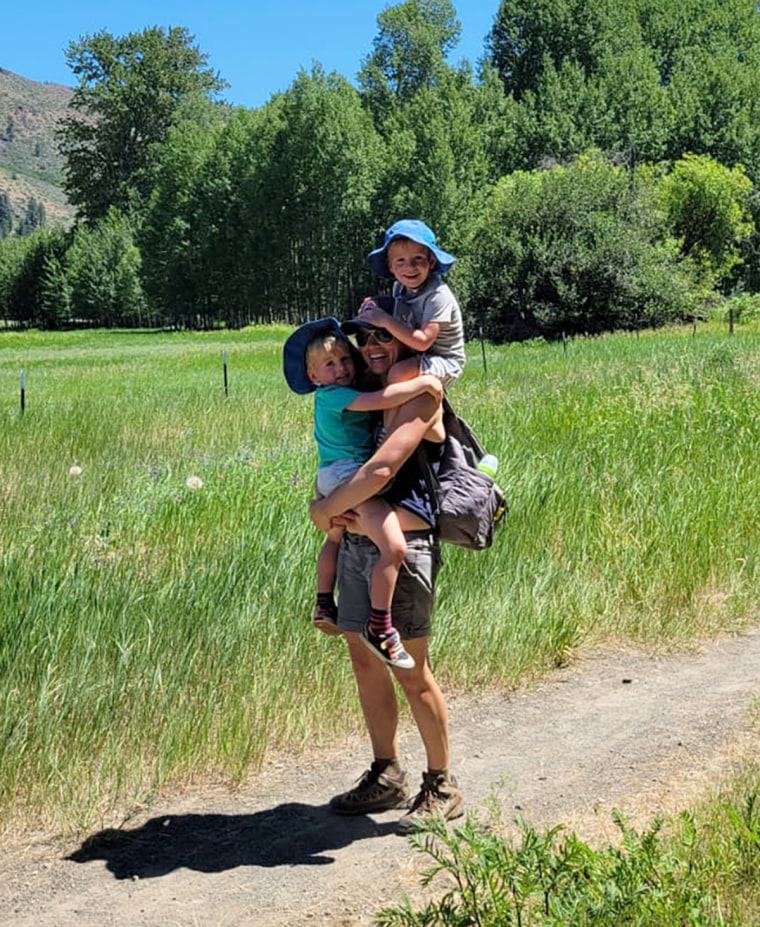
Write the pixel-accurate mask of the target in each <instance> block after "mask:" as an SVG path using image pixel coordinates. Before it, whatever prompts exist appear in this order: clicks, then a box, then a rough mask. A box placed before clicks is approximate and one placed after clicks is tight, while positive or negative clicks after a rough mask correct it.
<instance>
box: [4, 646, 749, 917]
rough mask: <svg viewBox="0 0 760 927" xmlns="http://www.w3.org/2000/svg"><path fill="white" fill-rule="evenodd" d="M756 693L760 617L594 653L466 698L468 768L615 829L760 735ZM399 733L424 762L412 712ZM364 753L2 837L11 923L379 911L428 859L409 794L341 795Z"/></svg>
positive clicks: (686, 789) (457, 731)
mask: <svg viewBox="0 0 760 927" xmlns="http://www.w3.org/2000/svg"><path fill="white" fill-rule="evenodd" d="M757 694H760V628H756V629H754V630H752V631H751V632H749V633H747V634H745V635H742V636H740V637H732V638H726V639H722V640H720V641H717V642H713V643H710V644H709V645H706V646H705V647H704V648H703V649H701V650H700V651H698V652H695V653H689V654H680V655H678V656H675V657H668V658H657V657H652V656H648V655H644V654H641V653H625V652H609V651H604V652H598V653H592V654H589V655H587V656H585V657H584V658H583V659H582V660H581V661H579V663H578V664H576V665H575V666H573V667H571V668H570V669H566V670H561V671H558V672H557V673H556V674H555V675H554V676H552V677H551V679H549V680H548V681H547V682H546V683H544V684H543V685H541V686H540V687H537V688H535V689H533V690H531V691H529V692H525V693H520V694H517V695H512V696H509V697H498V698H497V697H488V698H484V699H478V700H471V699H466V698H459V699H455V700H453V701H452V702H451V703H450V711H451V728H452V747H453V755H454V757H455V763H454V769H455V772H456V773H457V775H458V777H459V780H460V783H461V785H462V787H463V789H464V791H465V795H466V798H467V802H468V807H469V809H470V810H472V811H479V809H481V808H482V807H483V803H484V802H485V801H486V800H488V799H489V797H492V796H494V795H496V796H497V797H498V801H499V804H500V806H501V808H502V809H503V813H504V817H505V818H506V819H507V820H510V819H512V818H513V817H514V816H515V815H517V814H520V815H522V816H523V817H525V818H527V819H528V820H530V821H531V822H532V823H535V824H537V825H541V824H546V825H553V824H557V823H564V824H566V825H568V826H569V827H570V828H572V829H575V830H576V831H577V832H578V833H580V834H581V835H582V836H584V837H586V838H587V839H589V837H591V836H593V835H594V833H595V834H596V835H597V836H599V835H601V836H605V835H606V834H607V833H609V835H610V836H612V835H613V834H614V828H613V827H612V824H611V820H610V811H611V809H612V808H613V807H617V808H620V809H621V810H622V811H623V812H624V813H626V814H628V815H629V816H630V817H631V819H632V820H633V821H634V822H637V821H639V822H640V824H641V825H643V824H645V823H646V822H648V821H649V820H650V819H651V817H652V816H653V815H654V814H655V813H656V812H657V811H658V810H661V809H665V810H674V809H675V808H678V807H682V806H683V805H685V804H687V803H688V802H689V801H690V800H691V798H692V797H693V796H694V795H695V794H696V793H697V791H698V790H699V789H700V788H701V787H704V786H705V784H707V783H708V782H709V781H715V779H716V778H717V777H719V776H720V774H721V773H722V772H723V771H724V770H725V769H726V768H727V766H728V764H729V762H730V758H731V756H732V753H733V751H734V750H735V749H736V748H737V745H738V746H741V744H742V742H743V741H744V742H746V741H747V739H751V738H755V741H756V739H757V731H756V730H755V731H754V732H753V731H752V730H751V728H750V723H749V720H748V717H747V713H746V709H748V708H749V707H750V705H751V703H752V700H753V696H755V695H757ZM402 747H403V750H404V755H405V757H406V759H407V762H408V767H409V770H410V772H414V773H415V774H418V773H419V770H421V769H422V766H423V763H422V759H421V754H420V751H419V747H418V744H417V738H416V736H415V735H414V733H413V732H412V731H411V730H409V731H406V732H405V733H404V737H403V743H402ZM366 761H367V757H366V749H365V744H364V741H363V739H362V738H360V737H357V738H356V739H351V740H349V741H347V742H346V743H345V744H344V745H341V747H340V749H339V750H336V752H335V753H334V754H331V755H330V757H329V764H328V762H327V760H326V758H323V759H322V761H319V760H315V761H314V762H311V763H308V764H304V763H303V762H301V763H299V765H298V766H296V767H295V768H293V765H292V764H291V763H282V764H280V765H277V764H275V765H273V766H271V767H269V768H267V769H266V771H265V772H264V773H263V774H262V775H261V776H260V777H259V778H257V780H256V781H254V782H253V783H252V784H251V786H250V787H249V788H247V789H244V790H242V791H241V792H238V793H236V794H235V795H234V796H230V795H228V794H218V793H214V794H211V795H209V794H207V793H204V794H202V795H201V794H198V795H193V794H185V795H182V796H179V797H176V798H174V799H172V800H167V801H165V802H163V803H162V804H161V806H160V807H159V806H157V807H154V808H152V809H151V812H150V816H146V817H145V818H144V819H143V820H137V821H135V822H132V823H131V824H130V825H129V827H128V828H126V829H125V830H121V831H111V832H102V833H100V834H94V835H91V837H90V839H89V841H88V842H87V843H85V844H84V845H82V844H78V843H77V844H73V845H71V844H69V845H66V844H61V843H55V842H52V841H48V840H45V839H42V838H40V839H38V840H34V841H29V842H28V843H26V844H25V845H23V846H19V845H17V844H16V845H13V846H7V845H6V847H5V848H4V852H3V854H2V860H1V861H0V925H2V927H74V925H77V927H116V925H119V927H138V925H139V927H170V925H171V927H175V925H176V927H195V925H198V927H236V925H256V927H295V925H303V924H307V925H308V924H314V925H320V924H324V925H327V924H329V925H331V927H335V925H338V927H349V925H350V927H355V925H370V924H372V916H373V912H375V911H376V910H377V909H378V907H380V906H381V905H383V904H388V903H391V902H393V901H395V900H397V899H398V898H399V897H400V894H401V892H404V891H406V892H409V893H410V894H412V895H414V893H415V892H416V891H417V886H418V882H417V873H418V871H419V869H420V867H421V866H422V864H423V863H424V860H423V858H422V857H421V856H419V855H418V854H416V853H415V852H414V851H413V850H412V849H411V847H410V846H409V844H408V842H407V841H406V840H405V839H403V838H400V837H398V836H397V835H396V834H395V833H394V822H395V820H396V818H397V817H398V812H393V813H387V814H381V815H374V816H373V817H365V818H359V819H350V818H349V819H346V818H340V817H336V816H334V815H330V814H328V813H327V811H326V808H325V804H324V803H325V802H326V801H327V799H328V798H329V796H330V795H331V794H332V793H333V792H334V791H336V790H340V789H343V788H345V787H347V786H348V785H349V784H350V783H351V781H352V780H353V779H354V778H356V776H358V775H359V773H360V772H361V771H362V769H363V768H364V766H365V765H366ZM592 832H594V833H592Z"/></svg>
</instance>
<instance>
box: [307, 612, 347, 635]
mask: <svg viewBox="0 0 760 927" xmlns="http://www.w3.org/2000/svg"><path fill="white" fill-rule="evenodd" d="M311 623H312V624H313V625H314V627H315V628H317V629H318V630H320V631H322V633H323V634H330V635H334V634H340V630H339V629H338V617H337V615H336V614H335V613H334V612H332V611H330V610H329V609H327V608H323V607H322V606H321V605H317V606H316V608H315V609H314V614H313V615H312V618H311Z"/></svg>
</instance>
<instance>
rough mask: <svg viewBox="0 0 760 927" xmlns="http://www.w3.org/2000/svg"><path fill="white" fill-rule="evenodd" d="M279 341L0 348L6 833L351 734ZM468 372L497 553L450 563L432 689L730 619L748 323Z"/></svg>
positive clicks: (62, 339) (304, 435) (742, 572)
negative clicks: (504, 509) (487, 455)
mask: <svg viewBox="0 0 760 927" xmlns="http://www.w3.org/2000/svg"><path fill="white" fill-rule="evenodd" d="M286 334H287V330H286V329H284V328H277V327H266V328H260V329H253V330H246V331H244V332H238V333H227V332H224V333H212V334H135V333H120V332H110V333H106V332H98V333H62V334H56V335H42V334H39V333H25V334H19V333H5V334H3V335H2V336H0V511H1V512H2V522H1V524H0V555H1V556H2V569H3V579H4V581H3V583H2V587H1V589H0V809H2V810H3V812H4V813H5V814H4V816H5V818H6V819H8V818H9V817H10V816H11V815H12V814H13V813H16V814H18V813H21V812H23V814H24V815H25V816H27V817H30V818H34V817H39V818H40V819H44V820H56V821H63V822H65V824H66V825H67V826H71V825H75V826H76V825H86V824H87V822H89V821H92V820H93V819H95V818H97V817H99V816H101V815H104V814H108V813H111V812H112V810H113V809H114V808H119V807H124V806H125V805H126V804H128V803H130V802H132V801H136V800H139V799H141V798H144V797H145V796H146V795H150V794H151V793H153V792H154V791H156V790H158V789H161V788H164V787H170V786H171V785H172V784H173V783H176V782H178V781H183V780H188V779H192V778H193V777H201V776H209V775H213V776H219V777H222V778H224V779H225V780H228V781H230V782H233V783H234V782H236V781H240V780H242V779H243V777H245V776H246V775H247V774H249V773H250V772H251V771H254V770H255V769H256V768H257V766H258V765H259V764H260V763H261V762H262V760H263V759H264V758H265V756H266V754H267V751H271V750H274V749H277V748H288V749H295V750H298V749H300V748H302V747H304V746H305V745H307V744H313V743H327V742H329V741H330V739H331V738H335V737H338V736H340V735H341V734H343V733H345V731H346V730H348V729H350V728H351V727H353V726H355V725H356V724H357V723H358V722H359V717H360V715H359V710H358V705H357V701H356V698H355V693H354V686H353V682H352V679H351V674H350V669H349V666H348V661H347V660H346V658H345V652H344V645H343V643H342V642H341V641H340V640H335V639H327V638H325V637H323V636H321V635H318V634H315V633H314V632H313V630H312V628H311V627H310V622H309V620H308V617H309V614H310V611H311V606H312V598H313V591H314V577H315V561H316V555H317V551H318V549H319V545H320V541H321V537H320V535H319V533H318V532H317V531H316V530H315V529H314V528H313V527H312V526H311V524H310V522H309V521H308V517H307V503H308V500H309V498H310V496H311V487H312V480H313V475H314V469H315V465H316V455H315V451H314V447H313V441H312V437H311V400H310V398H309V397H299V396H295V395H293V394H291V393H290V392H289V391H288V389H287V388H286V386H285V383H284V380H283V378H282V374H281V348H282V343H283V341H284V338H285V337H286ZM222 352H226V354H227V358H228V367H229V396H227V397H226V396H225V393H224V389H223V380H222ZM486 360H487V374H486V372H485V371H484V369H483V364H482V361H481V355H480V350H479V348H478V347H477V346H474V345H473V346H471V354H470V360H469V365H468V369H467V371H466V373H465V376H464V377H463V379H462V381H461V382H460V383H459V384H458V385H457V386H456V387H455V391H454V392H453V394H452V398H453V401H454V404H455V406H456V407H457V409H458V411H459V412H460V414H462V415H464V416H465V417H466V418H467V419H468V420H469V421H470V422H471V423H472V424H473V426H474V427H475V429H476V431H477V432H478V434H479V435H480V437H481V438H482V439H483V440H484V442H485V443H486V444H487V445H488V447H489V449H490V450H492V451H494V452H495V453H496V454H497V455H498V456H499V458H500V460H501V469H500V481H501V482H502V483H503V485H504V486H505V487H506V489H507V491H508V494H509V498H510V504H511V513H510V516H509V519H508V522H507V524H506V526H505V528H504V529H503V531H502V534H501V536H500V537H499V538H498V539H497V542H496V544H495V546H494V548H493V549H491V550H489V551H487V552H485V553H482V554H474V553H471V552H466V551H460V550H456V549H453V548H448V549H447V550H446V551H445V567H444V570H443V573H442V575H441V579H440V582H439V587H438V592H439V597H438V606H437V612H436V621H435V636H434V641H433V658H434V661H435V666H436V671H437V673H438V674H439V676H440V677H441V679H442V680H443V681H444V682H445V684H446V685H447V687H449V688H460V689H466V690H470V691H473V690H478V689H480V688H484V687H489V686H503V687H511V686H514V685H516V684H518V683H520V681H521V680H524V679H525V678H526V677H528V676H531V675H538V674H540V673H542V672H545V671H546V669H547V668H548V667H551V666H553V665H556V664H561V663H563V662H564V661H566V660H568V659H569V658H570V657H571V655H572V652H573V651H574V650H575V649H577V648H580V647H582V646H584V645H587V644H589V643H597V642H600V641H603V640H609V639H617V638H632V639H636V640H640V641H646V642H648V643H653V642H663V643H666V644H669V643H672V642H676V643H682V642H684V641H688V640H689V639H691V638H693V637H695V636H703V635H707V634H712V633H715V632H717V631H720V630H723V629H730V628H738V627H741V626H742V625H743V624H745V623H747V622H748V621H750V620H752V619H753V618H754V615H755V613H756V610H757V604H758V592H757V589H758V583H757V571H758V565H757V555H756V551H757V550H758V549H760V548H759V544H758V541H760V520H758V519H757V517H756V513H757V511H758V510H759V505H758V503H759V502H760V500H759V499H758V495H759V494H760V488H759V487H760V472H759V471H760V462H758V455H757V447H758V443H759V442H758V432H759V431H760V424H758V415H757V408H758V374H757V371H758V370H760V365H759V360H760V337H758V335H757V334H755V333H753V332H749V331H748V332H743V333H738V334H735V335H734V336H733V337H729V336H727V335H726V334H725V333H718V332H709V331H704V332H699V333H698V334H697V336H696V337H692V336H691V332H666V333H659V334H657V335H651V336H650V335H645V336H641V337H633V336H616V337H609V338H604V339H589V340H579V341H575V342H572V343H571V344H569V345H566V346H564V347H563V346H562V345H544V344H537V343H536V344H532V343H531V344H527V345H520V346H507V347H503V348H498V349H497V348H494V347H489V348H488V351H487V358H486ZM21 369H24V370H25V371H26V410H25V412H24V414H23V415H22V414H21V412H20V408H19V395H18V387H19V374H20V370H21ZM72 468H80V469H81V473H78V474H77V471H76V470H74V471H73V472H72ZM190 477H198V478H199V479H200V480H201V481H202V483H203V485H202V488H199V489H192V488H189V487H188V483H187V481H188V479H189V478H190Z"/></svg>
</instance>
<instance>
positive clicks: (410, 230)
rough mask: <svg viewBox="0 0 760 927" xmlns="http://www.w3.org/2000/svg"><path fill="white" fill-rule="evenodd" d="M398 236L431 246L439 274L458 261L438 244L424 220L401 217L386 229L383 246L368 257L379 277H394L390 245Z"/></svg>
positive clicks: (371, 268)
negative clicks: (389, 256)
mask: <svg viewBox="0 0 760 927" xmlns="http://www.w3.org/2000/svg"><path fill="white" fill-rule="evenodd" d="M397 238H408V239H410V240H411V241H414V242H416V243H417V244H418V245H424V246H425V247H426V248H429V249H430V251H431V252H432V254H433V255H434V257H435V260H436V267H435V270H436V271H437V272H438V273H439V274H446V273H448V272H449V271H450V270H451V267H452V265H453V263H454V261H456V258H455V257H454V255H453V254H449V253H448V252H447V251H444V250H443V249H442V248H439V247H438V246H437V245H436V243H435V234H434V233H433V230H432V229H431V228H430V227H429V226H427V225H425V223H424V222H421V221H420V220H419V219H399V221H398V222H395V223H394V224H393V225H392V226H391V227H390V228H389V229H388V230H387V231H386V233H385V241H384V242H383V247H382V248H376V249H375V250H374V251H370V253H369V257H368V258H367V260H368V262H369V266H370V270H372V272H373V273H375V274H377V276H378V277H393V274H392V273H391V272H390V270H388V245H390V243H391V242H392V241H395V240H396V239H397Z"/></svg>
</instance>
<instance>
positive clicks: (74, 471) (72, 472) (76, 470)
mask: <svg viewBox="0 0 760 927" xmlns="http://www.w3.org/2000/svg"><path fill="white" fill-rule="evenodd" d="M81 475H82V468H81V467H78V466H77V465H76V464H74V466H73V467H69V476H81Z"/></svg>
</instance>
